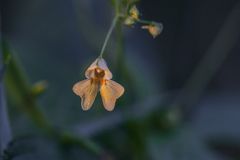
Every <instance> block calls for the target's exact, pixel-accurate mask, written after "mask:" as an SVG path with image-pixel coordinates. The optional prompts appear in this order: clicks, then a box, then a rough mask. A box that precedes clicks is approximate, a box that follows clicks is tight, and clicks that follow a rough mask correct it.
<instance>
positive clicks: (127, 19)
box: [124, 17, 135, 26]
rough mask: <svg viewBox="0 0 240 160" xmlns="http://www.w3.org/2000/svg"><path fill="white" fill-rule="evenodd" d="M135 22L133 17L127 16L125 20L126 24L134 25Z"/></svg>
mask: <svg viewBox="0 0 240 160" xmlns="http://www.w3.org/2000/svg"><path fill="white" fill-rule="evenodd" d="M134 23H135V20H134V19H133V18H132V17H127V18H126V19H125V21H124V24H125V25H128V26H132V25H133V24H134Z"/></svg>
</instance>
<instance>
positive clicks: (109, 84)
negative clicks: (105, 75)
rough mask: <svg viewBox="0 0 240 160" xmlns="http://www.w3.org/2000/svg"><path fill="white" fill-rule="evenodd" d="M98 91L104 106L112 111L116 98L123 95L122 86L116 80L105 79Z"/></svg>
mask: <svg viewBox="0 0 240 160" xmlns="http://www.w3.org/2000/svg"><path fill="white" fill-rule="evenodd" d="M100 93H101V97H102V101H103V106H104V108H105V109H106V110H108V111H112V110H113V109H114V107H115V103H116V100H117V99H118V98H119V97H121V96H122V95H123V93H124V88H123V86H121V85H120V84H118V83H117V82H114V81H112V80H106V81H105V82H104V84H102V85H101V88H100Z"/></svg>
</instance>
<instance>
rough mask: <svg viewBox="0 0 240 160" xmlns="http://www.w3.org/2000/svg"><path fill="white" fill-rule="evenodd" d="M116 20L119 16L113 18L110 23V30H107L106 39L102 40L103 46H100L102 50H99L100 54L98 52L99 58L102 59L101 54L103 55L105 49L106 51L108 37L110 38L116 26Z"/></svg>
mask: <svg viewBox="0 0 240 160" xmlns="http://www.w3.org/2000/svg"><path fill="white" fill-rule="evenodd" d="M118 18H119V16H118V15H116V16H115V17H114V19H113V21H112V24H111V26H110V28H109V30H108V33H107V36H106V38H105V40H104V43H103V46H102V49H101V52H100V55H99V57H100V58H102V57H103V53H104V51H105V49H106V46H107V43H108V41H109V38H110V36H111V34H112V32H113V29H114V28H115V26H116V24H117V21H118Z"/></svg>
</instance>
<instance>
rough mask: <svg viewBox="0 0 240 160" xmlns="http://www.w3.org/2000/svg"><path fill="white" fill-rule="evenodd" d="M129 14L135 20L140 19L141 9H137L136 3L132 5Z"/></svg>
mask: <svg viewBox="0 0 240 160" xmlns="http://www.w3.org/2000/svg"><path fill="white" fill-rule="evenodd" d="M129 15H130V17H132V18H133V19H134V20H138V19H139V11H138V9H137V7H136V6H135V5H134V6H132V8H131V9H130V10H129Z"/></svg>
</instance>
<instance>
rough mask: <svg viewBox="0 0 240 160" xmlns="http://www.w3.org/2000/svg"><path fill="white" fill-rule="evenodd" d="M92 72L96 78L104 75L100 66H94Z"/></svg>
mask: <svg viewBox="0 0 240 160" xmlns="http://www.w3.org/2000/svg"><path fill="white" fill-rule="evenodd" d="M94 72H95V77H96V78H103V77H104V76H105V72H104V70H102V69H101V68H96V69H95V70H94Z"/></svg>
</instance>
